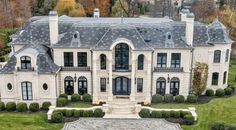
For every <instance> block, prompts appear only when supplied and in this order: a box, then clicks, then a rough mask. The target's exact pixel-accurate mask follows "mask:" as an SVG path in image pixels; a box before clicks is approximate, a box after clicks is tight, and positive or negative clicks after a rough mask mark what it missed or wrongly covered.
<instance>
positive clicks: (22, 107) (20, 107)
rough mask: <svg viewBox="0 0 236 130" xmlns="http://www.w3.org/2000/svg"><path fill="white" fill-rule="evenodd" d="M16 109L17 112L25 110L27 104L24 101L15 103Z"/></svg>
mask: <svg viewBox="0 0 236 130" xmlns="http://www.w3.org/2000/svg"><path fill="white" fill-rule="evenodd" d="M16 110H17V111H18V112H26V111H27V110H28V107H27V104H26V103H24V102H20V103H17V105H16Z"/></svg>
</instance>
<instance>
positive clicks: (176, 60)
mask: <svg viewBox="0 0 236 130" xmlns="http://www.w3.org/2000/svg"><path fill="white" fill-rule="evenodd" d="M180 62H181V54H180V53H172V54H171V67H172V68H180Z"/></svg>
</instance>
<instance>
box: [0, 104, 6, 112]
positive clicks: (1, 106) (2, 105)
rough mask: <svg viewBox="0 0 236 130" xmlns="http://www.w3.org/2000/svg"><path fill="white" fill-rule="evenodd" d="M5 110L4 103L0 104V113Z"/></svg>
mask: <svg viewBox="0 0 236 130" xmlns="http://www.w3.org/2000/svg"><path fill="white" fill-rule="evenodd" d="M3 110H5V103H4V102H0V111H3Z"/></svg>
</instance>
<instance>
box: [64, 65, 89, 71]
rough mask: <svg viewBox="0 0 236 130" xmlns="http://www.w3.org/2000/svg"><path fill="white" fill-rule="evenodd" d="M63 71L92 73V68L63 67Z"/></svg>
mask: <svg viewBox="0 0 236 130" xmlns="http://www.w3.org/2000/svg"><path fill="white" fill-rule="evenodd" d="M61 70H62V71H90V66H86V67H62V68H61Z"/></svg>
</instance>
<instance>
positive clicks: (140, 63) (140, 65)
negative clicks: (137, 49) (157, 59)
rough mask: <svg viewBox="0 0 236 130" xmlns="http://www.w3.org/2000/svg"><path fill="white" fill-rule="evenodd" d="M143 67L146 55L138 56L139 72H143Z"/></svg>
mask: <svg viewBox="0 0 236 130" xmlns="http://www.w3.org/2000/svg"><path fill="white" fill-rule="evenodd" d="M143 65H144V55H142V54H141V55H139V56H138V70H143Z"/></svg>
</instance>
